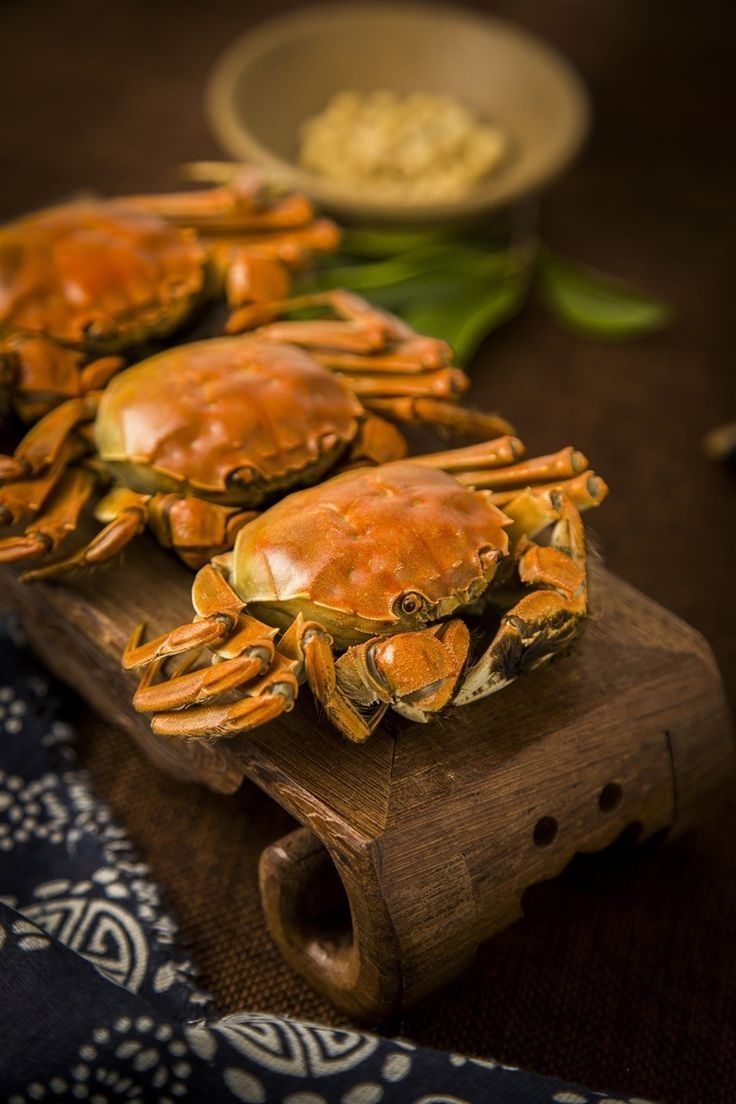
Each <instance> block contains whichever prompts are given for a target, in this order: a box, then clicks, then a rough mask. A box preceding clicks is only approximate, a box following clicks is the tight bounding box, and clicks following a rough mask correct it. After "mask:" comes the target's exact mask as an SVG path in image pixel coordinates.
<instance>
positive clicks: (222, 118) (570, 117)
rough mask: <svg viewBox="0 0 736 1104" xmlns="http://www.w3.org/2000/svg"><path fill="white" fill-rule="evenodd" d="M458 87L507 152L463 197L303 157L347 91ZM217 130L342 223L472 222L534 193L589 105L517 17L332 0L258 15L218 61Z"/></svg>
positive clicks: (214, 90) (243, 156) (581, 132)
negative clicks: (362, 176) (325, 166)
mask: <svg viewBox="0 0 736 1104" xmlns="http://www.w3.org/2000/svg"><path fill="white" fill-rule="evenodd" d="M378 88H390V89H393V90H395V91H397V92H399V93H406V92H412V91H426V92H435V93H444V94H449V95H453V96H455V97H457V98H458V99H459V100H461V101H462V102H463V103H465V104H466V105H467V106H468V107H470V108H472V109H473V110H474V111H475V112H476V113H477V114H478V116H480V117H481V118H484V119H488V120H489V121H492V122H495V123H499V124H500V125H501V126H502V127H503V128H504V129H505V131H506V132H507V134H508V137H509V153H508V155H507V157H506V158H505V160H504V162H503V164H502V165H501V166H499V168H498V170H497V171H496V172H495V173H493V174H492V175H490V176H489V177H488V178H487V179H486V180H484V181H483V182H481V183H479V184H478V185H476V186H475V187H474V188H473V190H472V191H471V192H469V193H468V194H467V195H466V196H465V197H463V198H462V199H456V200H452V201H447V202H436V201H432V202H428V203H416V202H411V203H401V202H397V201H395V200H393V199H392V200H386V199H384V198H381V197H380V196H375V195H374V196H372V195H371V193H370V189H369V186H368V184H366V186H365V188H361V189H359V190H356V189H355V187H354V186H348V185H345V184H342V183H336V182H332V181H330V180H328V179H326V178H324V177H320V176H318V175H316V174H313V173H310V172H307V171H305V170H304V169H302V168H300V166H299V165H298V164H297V153H298V140H299V129H300V126H301V124H302V122H303V121H304V120H305V119H306V118H308V117H309V116H311V115H314V114H316V113H317V112H319V111H320V110H321V109H322V108H323V107H324V105H325V104H326V102H327V101H328V100H329V98H330V97H331V96H332V95H333V93H335V92H337V91H340V90H342V89H356V90H357V91H362V92H367V91H372V90H375V89H378ZM207 106H208V113H209V117H210V120H211V124H212V127H213V129H214V131H215V133H216V135H217V137H218V139H219V141H220V142H221V144H222V145H223V146H224V148H225V149H226V150H227V152H228V153H229V154H230V155H231V156H232V157H233V158H235V159H236V160H242V161H255V162H257V163H259V164H261V165H263V166H265V167H266V168H267V169H268V170H270V171H271V172H272V174H273V175H274V177H275V178H277V179H278V180H279V181H281V182H283V183H284V184H285V185H286V186H288V187H289V188H294V189H297V190H299V191H303V192H306V193H307V194H308V195H310V196H311V197H312V198H313V199H314V200H316V201H317V203H319V205H320V206H321V207H322V208H324V209H325V210H327V211H329V212H330V213H332V214H334V215H336V216H337V217H338V218H340V219H342V220H343V221H347V222H356V221H357V222H362V223H366V222H379V223H380V222H386V223H403V224H407V223H415V224H416V223H425V224H427V223H432V222H436V221H438V220H439V221H445V222H452V221H456V220H463V219H468V218H473V217H476V216H480V215H483V214H486V213H488V212H490V211H493V210H497V209H499V208H501V207H506V206H508V205H510V204H512V203H513V202H515V201H516V200H518V199H520V198H521V197H524V196H528V195H529V194H531V193H534V192H537V191H539V190H540V189H541V188H542V187H544V185H546V184H548V183H549V182H550V180H552V178H553V177H555V176H556V175H557V174H558V173H560V172H561V171H562V169H564V168H565V166H566V165H567V164H568V163H569V161H570V160H571V158H572V157H573V156H574V154H575V153H576V151H577V150H578V148H579V146H580V144H581V142H582V141H583V138H584V137H585V134H586V131H587V128H588V122H589V105H588V98H587V95H586V92H585V89H584V87H583V85H582V83H581V81H580V79H579V78H578V76H577V75H576V74H575V72H574V71H573V70H572V68H571V67H570V65H569V64H568V63H567V62H566V61H565V60H564V58H562V57H561V56H560V55H559V54H558V53H557V52H556V51H555V50H553V49H552V48H550V47H549V46H547V45H546V44H545V43H544V42H541V41H540V40H539V39H538V38H536V37H534V36H533V35H531V34H529V33H528V32H526V31H523V30H521V29H520V28H519V27H516V26H514V25H512V24H510V23H508V22H505V21H503V20H501V19H496V18H492V17H490V16H485V15H481V14H479V13H475V12H472V11H469V10H466V9H463V8H450V7H445V6H442V5H435V4H424V3H401V4H385V3H361V4H356V3H331V4H329V5H326V6H318V7H309V8H305V9H300V10H297V11H295V12H292V13H290V14H288V15H285V16H282V17H280V18H277V19H274V20H271V21H269V22H267V23H264V24H261V25H260V26H258V27H257V28H256V29H255V30H253V31H250V32H249V33H247V34H246V35H244V36H243V37H242V38H240V39H238V40H237V41H236V42H235V43H234V44H233V45H232V46H231V47H230V48H229V49H228V50H227V52H226V53H225V54H224V56H223V57H222V58H221V59H220V61H219V63H218V64H217V66H216V68H215V71H214V73H213V76H212V78H211V81H210V85H209V89H208V96H207Z"/></svg>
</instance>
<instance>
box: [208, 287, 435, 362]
mask: <svg viewBox="0 0 736 1104" xmlns="http://www.w3.org/2000/svg"><path fill="white" fill-rule="evenodd" d="M318 307H324V308H326V309H328V310H330V311H332V314H333V316H334V317H333V318H332V319H330V318H325V319H321V318H318V319H314V320H312V321H310V322H308V323H304V322H288V321H285V322H276V321H273V320H275V319H278V318H280V317H281V316H282V315H284V314H290V313H293V312H294V311H302V310H312V309H314V308H318ZM269 320H271V321H272V325H270V326H266V325H264V323H265V322H267V321H269ZM230 321H231V329H230V332H239V331H241V330H246V329H252V328H253V327H254V326H258V327H260V329H259V333H260V334H263V335H264V336H267V337H268V336H271V337H274V339H275V340H278V341H293V342H294V343H295V344H307V345H309V347H312V346H314V347H316V348H318V347H320V346H322V347H326V348H327V349H328V350H334V352H336V353H351V352H363V351H367V352H370V351H371V349H373V348H376V349H384V348H385V347H386V346H387V345H388V344H389V343H392V344H393V343H396V344H402V343H410V344H412V345H413V346H414V348H413V353H414V355H415V357H416V359H417V360H418V362H419V363H420V364H422V363H423V364H424V366H426V367H428V368H437V367H441V366H442V365H444V364H447V363H449V362H450V360H451V358H452V350H451V349H450V347H449V346H448V345H447V343H446V342H445V341H440V340H439V339H438V338H434V337H422V336H421V335H420V334H417V333H415V332H414V330H412V329H411V327H410V326H407V324H406V323H405V322H402V321H401V319H399V318H396V317H395V316H394V315H392V314H389V313H388V312H387V311H383V310H380V309H379V308H378V307H374V306H372V305H371V304H370V303H368V302H367V301H366V300H365V299H361V297H360V296H359V295H355V294H353V292H350V291H345V290H344V289H341V288H338V289H335V290H333V291H320V292H315V293H314V294H312V295H300V296H297V297H295V298H293V299H283V300H280V301H278V302H274V303H269V304H268V306H267V307H258V306H256V307H253V308H248V307H246V308H245V309H244V310H243V311H239V312H238V314H237V315H234V316H233V318H232V319H231V320H230ZM235 326H237V327H238V330H236V329H235V328H234V327H235ZM295 327H296V328H295ZM304 327H306V328H304ZM325 327H326V328H325ZM356 330H357V331H358V332H364V333H366V334H371V335H374V339H373V343H372V345H371V346H370V347H369V348H367V349H363V348H357V349H356V347H355V345H354V344H352V343H351V336H350V335H352V334H354V333H355V332H356ZM298 334H299V335H303V336H302V337H301V340H300V338H299V337H298V336H296V335H298ZM289 335H290V336H289ZM342 335H347V336H345V337H343V336H342ZM379 335H380V338H379ZM425 357H426V358H427V360H426V361H425V360H424V359H423V358H425Z"/></svg>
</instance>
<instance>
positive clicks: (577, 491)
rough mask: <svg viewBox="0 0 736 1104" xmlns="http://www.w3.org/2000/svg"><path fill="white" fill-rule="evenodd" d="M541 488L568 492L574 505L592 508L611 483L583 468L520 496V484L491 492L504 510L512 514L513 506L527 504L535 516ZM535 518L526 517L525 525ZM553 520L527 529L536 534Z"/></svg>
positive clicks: (601, 499) (525, 505) (519, 508)
mask: <svg viewBox="0 0 736 1104" xmlns="http://www.w3.org/2000/svg"><path fill="white" fill-rule="evenodd" d="M537 491H558V492H564V493H565V494H566V495H567V497H568V498H569V499H570V501H571V502H572V504H573V506H575V508H576V509H577V510H588V509H590V507H591V506H598V505H599V504H600V503H601V502H602V501H603V499H604V498H605V497H606V495H607V494H608V487H607V486H606V483H605V481H604V480H603V479H601V477H600V476H599V475H596V474H595V473H594V472H592V471H584V472H581V473H580V475H575V476H573V477H572V478H571V479H561V480H559V481H557V482H554V483H540V484H537V485H536V486H535V487H534V488H532V489H531V490H530V492H529V495H528V496H524V495H522V496H521V497H520V496H519V489H518V487H517V488H515V489H514V490H507V491H494V492H493V493H492V494H491V502H493V504H494V505H495V506H499V507H500V508H501V509H502V510H503V511H504V513H506V514H509V513H510V512H511V511H512V510H514V511H520V510H521V509H522V504H523V512H524V514H525V515H526V514H527V513H529V514H531V515H532V516H534V515H535V514H536V505H537V504H538V502H539V498H538V497H537V496H535V494H534V492H537ZM530 524H531V522H530V521H527V520H526V516H525V520H524V522H523V525H524V526H527V525H530ZM548 524H549V521H546V522H544V524H540V525H539V528H537V529H534V530H533V531H532V529H530V528H526V529H525V531H526V532H527V534H528V535H529V536H533V535H534V533H538V532H539V531H540V529H543V528H544V527H545V525H548Z"/></svg>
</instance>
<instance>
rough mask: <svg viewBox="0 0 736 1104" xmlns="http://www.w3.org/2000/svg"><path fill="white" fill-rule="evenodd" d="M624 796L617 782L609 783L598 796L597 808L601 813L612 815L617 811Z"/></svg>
mask: <svg viewBox="0 0 736 1104" xmlns="http://www.w3.org/2000/svg"><path fill="white" fill-rule="evenodd" d="M623 796H624V791H623V790H622V788H621V786H619V784H618V782H609V783H608V784H607V785H605V786H604V787H603V789H602V790H601V792H600V793H599V794H598V808H599V809H600V811H601V812H602V813H612V812H613V810H614V809H618V807H619V805H620V804H621V801H622V799H623Z"/></svg>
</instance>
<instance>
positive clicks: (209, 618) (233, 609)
mask: <svg viewBox="0 0 736 1104" xmlns="http://www.w3.org/2000/svg"><path fill="white" fill-rule="evenodd" d="M192 604H193V606H194V609H195V611H196V614H197V617H196V619H195V620H194V621H192V622H189V623H188V624H186V625H179V626H178V627H177V628H175V629H171V631H170V632H167V633H164V634H163V636H158V637H156V639H155V640H149V641H148V643H147V644H141V643H140V637H141V633H142V630H141V631H139V632H138V635H137V636H135V634H134V637H132V638H131V640H130V642H129V643H128V647H127V648H126V649H125V654H124V656H123V667H124V668H125V670H126V671H130V670H134V669H135V668H137V667H146V666H148V664H149V663H153V662H154V661H155V660H157V659H162V658H164V657H166V656H170V655H179V654H180V653H181V652H188V651H190V650H191V649H192V648H201V647H203V646H204V645H209V646H210V647H212V646H213V645H219V644H221V643H222V642H223V641H224V640H225V639H226V638H227V637H229V636H230V635H231V633H233V631H234V630H235V628H236V627H237V626H238V625H239V619H240V616H241V614H242V612H243V610H244V608H245V604H244V603H243V602H242V601H241V600H240V598H238V596H237V594H236V593H235V591H234V590H233V589H232V587H231V586H230V585H229V584H228V582H227V580H226V579H225V577H224V575H223V573H222V570H220V568H219V567H216V566H215V565H214V564H207V566H206V567H203V568H202V570H201V571H199V572H197V575H196V577H195V579H194V585H193V586H192ZM248 620H249V621H251V620H253V619H248ZM257 624H258V623H257ZM259 627H260V628H264V626H259ZM272 635H273V634H272ZM225 658H227V659H230V658H231V655H230V653H228V654H227V655H226V656H225Z"/></svg>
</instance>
